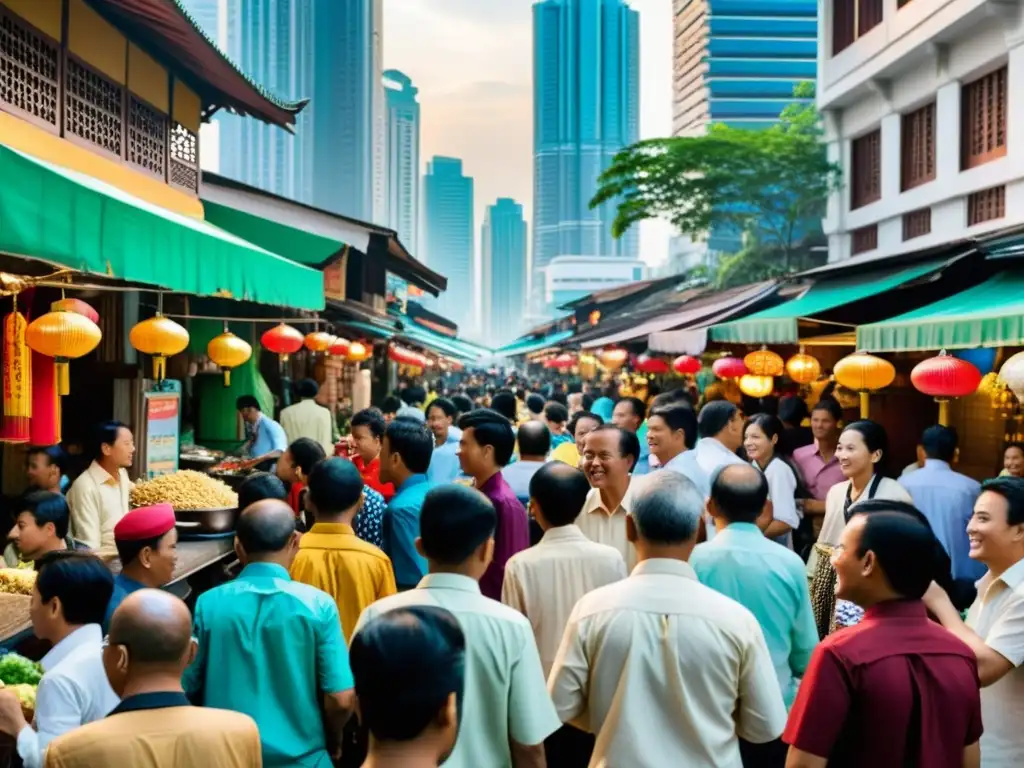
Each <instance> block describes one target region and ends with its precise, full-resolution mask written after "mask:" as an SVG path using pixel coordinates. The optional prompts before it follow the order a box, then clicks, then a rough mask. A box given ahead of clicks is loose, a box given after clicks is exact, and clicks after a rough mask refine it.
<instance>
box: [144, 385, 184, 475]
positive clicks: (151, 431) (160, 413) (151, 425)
mask: <svg viewBox="0 0 1024 768" xmlns="http://www.w3.org/2000/svg"><path fill="white" fill-rule="evenodd" d="M145 397H146V466H145V470H146V478H147V479H152V478H154V477H157V476H158V475H169V474H171V473H172V472H177V471H178V453H179V448H180V444H181V431H180V424H181V395H180V394H179V393H178V392H146V394H145Z"/></svg>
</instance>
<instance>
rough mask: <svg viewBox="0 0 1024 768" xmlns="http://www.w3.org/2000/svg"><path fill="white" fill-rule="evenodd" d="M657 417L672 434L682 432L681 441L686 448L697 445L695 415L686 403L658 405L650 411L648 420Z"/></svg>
mask: <svg viewBox="0 0 1024 768" xmlns="http://www.w3.org/2000/svg"><path fill="white" fill-rule="evenodd" d="M655 416H659V417H660V418H661V419H662V420H663V421H664V422H665V423H666V424H667V425H668V428H669V429H671V430H672V431H673V432H675V431H676V430H679V429H681V430H683V440H684V442H685V444H686V447H687V448H693V446H694V445H696V443H697V414H695V413H694V412H693V408H691V407H690V406H689V405H688V404H686V403H681V402H677V403H675V404H672V405H659V406H658V407H656V408H654V409H652V410H651V415H650V417H649V418H654V417H655Z"/></svg>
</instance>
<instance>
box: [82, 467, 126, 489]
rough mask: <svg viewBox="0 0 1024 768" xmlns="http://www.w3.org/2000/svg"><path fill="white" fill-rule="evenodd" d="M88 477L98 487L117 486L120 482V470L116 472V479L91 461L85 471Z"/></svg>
mask: <svg viewBox="0 0 1024 768" xmlns="http://www.w3.org/2000/svg"><path fill="white" fill-rule="evenodd" d="M86 471H87V472H88V473H89V475H90V476H91V477H92V479H93V480H95V481H96V482H97V483H98V484H100V485H118V484H120V482H121V472H122V470H120V469H119V470H117V477H114V476H113V475H111V474H110V473H109V472H107V470H105V469H104V468H103V467H101V466H100V463H99V462H98V461H93V462H92V464H90V465H89V469H88V470H86Z"/></svg>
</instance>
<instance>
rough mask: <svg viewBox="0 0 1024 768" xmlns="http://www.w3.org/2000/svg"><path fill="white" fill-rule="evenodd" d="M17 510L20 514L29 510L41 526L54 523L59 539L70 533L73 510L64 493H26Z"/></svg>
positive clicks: (54, 530)
mask: <svg viewBox="0 0 1024 768" xmlns="http://www.w3.org/2000/svg"><path fill="white" fill-rule="evenodd" d="M17 511H18V514H19V515H20V514H21V513H22V512H28V513H29V514H30V515H32V518H33V519H34V520H35V522H36V525H37V526H38V527H40V528H42V527H43V526H44V525H46V524H47V523H53V533H54V535H55V536H56V537H57V538H58V539H63V538H65V537H66V536H67V535H68V526H69V525H70V521H71V512H70V511H69V510H68V502H67V500H66V499H65V498H64V495H63V494H60V493H51V492H50V491H32V492H30V493H26V494H25V495H24V496H22V497H21V503H20V504H19V505H18V510H17Z"/></svg>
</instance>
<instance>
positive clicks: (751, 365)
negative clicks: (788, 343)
mask: <svg viewBox="0 0 1024 768" xmlns="http://www.w3.org/2000/svg"><path fill="white" fill-rule="evenodd" d="M743 364H744V365H745V366H747V370H748V371H750V372H751V373H752V374H753V375H755V376H781V375H782V371H783V370H784V367H783V365H782V358H781V357H779V356H778V355H777V354H776V353H775V352H772V351H771V350H770V349H768V347H761V348H760V349H759V350H757V351H756V352H751V353H750V354H749V355H747V356H746V357H744V358H743ZM742 388H743V387H742V386H741V387H740V389H742ZM751 397H753V395H751Z"/></svg>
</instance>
